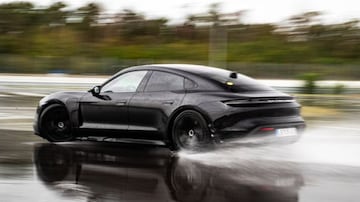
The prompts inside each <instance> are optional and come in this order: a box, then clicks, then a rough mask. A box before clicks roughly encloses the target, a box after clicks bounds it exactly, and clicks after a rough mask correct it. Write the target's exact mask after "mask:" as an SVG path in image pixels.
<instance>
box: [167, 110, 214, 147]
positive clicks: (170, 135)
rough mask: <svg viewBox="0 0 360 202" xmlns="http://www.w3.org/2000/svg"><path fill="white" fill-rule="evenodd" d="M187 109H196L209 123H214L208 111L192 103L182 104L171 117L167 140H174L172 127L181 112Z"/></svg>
mask: <svg viewBox="0 0 360 202" xmlns="http://www.w3.org/2000/svg"><path fill="white" fill-rule="evenodd" d="M186 110H192V111H196V112H198V113H200V114H201V115H202V116H203V117H204V119H205V121H206V123H207V125H209V124H212V119H211V118H210V116H209V114H208V113H207V112H206V111H204V110H202V109H201V108H200V107H197V106H192V105H185V106H181V107H179V108H177V109H176V110H175V111H174V112H173V113H172V114H171V115H170V117H169V121H168V124H167V127H166V136H165V137H166V140H165V142H167V143H170V144H172V141H173V140H172V134H171V133H172V127H173V125H174V121H175V119H176V117H177V116H178V115H179V114H180V113H181V112H184V111H186Z"/></svg>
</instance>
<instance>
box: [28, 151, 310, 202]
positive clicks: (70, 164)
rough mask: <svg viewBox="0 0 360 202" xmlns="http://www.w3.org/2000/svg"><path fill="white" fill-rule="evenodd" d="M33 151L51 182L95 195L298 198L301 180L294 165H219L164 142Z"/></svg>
mask: <svg viewBox="0 0 360 202" xmlns="http://www.w3.org/2000/svg"><path fill="white" fill-rule="evenodd" d="M34 154H35V156H34V160H35V165H36V171H37V174H38V176H39V179H41V180H42V181H43V182H45V183H46V185H47V186H48V187H49V188H51V189H52V190H53V191H56V192H59V193H63V195H64V196H67V197H70V198H71V196H69V195H72V194H74V195H75V196H78V195H84V197H87V198H88V199H92V200H95V201H96V200H99V201H103V200H109V199H112V200H126V201H127V200H135V201H137V200H138V201H143V200H144V201H172V200H175V201H235V200H238V201H297V199H298V191H299V189H300V187H301V186H302V185H303V178H302V175H301V173H300V171H299V170H298V169H297V168H296V166H290V167H285V168H281V167H274V168H273V169H271V170H267V169H266V167H258V165H259V163H260V165H267V163H268V162H257V163H256V164H253V163H250V164H247V165H246V166H245V165H244V166H242V167H238V168H236V169H233V168H222V169H218V168H215V167H211V166H205V165H203V164H200V163H197V162H196V161H191V160H184V159H182V158H178V157H176V156H174V155H172V154H171V153H170V152H169V151H168V150H167V149H162V148H142V147H141V148H140V147H137V148H129V147H126V146H122V148H121V149H119V145H111V144H110V145H109V144H104V145H99V144H97V145H96V146H95V145H86V146H85V145H79V144H75V145H53V144H39V145H36V148H35V153H34ZM74 192H75V193H74Z"/></svg>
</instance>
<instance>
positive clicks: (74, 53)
mask: <svg viewBox="0 0 360 202" xmlns="http://www.w3.org/2000/svg"><path fill="white" fill-rule="evenodd" d="M319 15H321V13H319V12H309V13H301V14H298V15H295V16H292V17H291V18H289V20H288V22H287V23H285V24H286V25H285V26H284V25H281V26H280V25H276V24H247V25H245V24H243V23H241V17H242V13H241V12H237V13H230V14H229V13H222V12H221V7H220V5H219V4H213V5H211V6H210V7H209V10H208V12H207V13H205V14H196V13H195V14H192V15H191V16H189V18H188V19H187V21H185V22H184V24H181V25H169V24H167V22H168V20H167V19H165V18H161V17H159V18H152V19H150V18H147V16H145V15H143V14H141V13H138V12H136V11H133V10H122V11H119V12H118V13H116V14H114V15H107V14H106V15H105V13H104V12H103V11H102V8H101V6H100V5H99V4H96V3H88V4H86V5H84V6H82V7H79V8H75V9H72V10H71V9H69V8H68V7H67V5H66V4H64V3H63V2H56V3H53V4H51V5H49V6H48V7H47V8H46V7H42V8H39V7H35V6H34V5H33V4H32V3H29V2H12V3H5V4H0V19H1V20H0V54H1V55H13V56H14V57H16V58H19V61H28V58H42V59H44V58H51V59H50V60H51V61H52V60H53V59H54V58H62V59H63V58H68V57H70V58H74V57H77V58H93V59H94V60H99V61H101V60H108V59H109V58H111V59H112V60H116V61H119V60H146V61H170V60H171V61H177V62H188V61H192V62H194V61H197V63H202V64H207V63H208V61H212V60H217V59H218V60H222V62H223V63H222V64H224V65H226V64H227V66H228V68H234V69H237V68H238V67H235V66H236V65H233V64H240V63H241V64H252V66H251V67H250V66H249V65H248V66H247V67H244V68H242V70H243V71H244V72H249V73H250V74H251V75H259V72H267V76H271V77H272V76H273V73H274V72H273V71H268V70H269V69H265V68H270V69H271V70H274V71H275V72H276V71H277V72H282V73H288V74H292V75H289V76H287V78H289V77H290V78H292V77H294V75H297V74H298V73H299V72H301V71H302V72H310V71H312V70H311V69H310V70H309V69H306V70H303V69H302V67H295V66H294V64H299V63H301V64H309V66H311V67H313V66H314V67H316V66H317V64H339V65H343V64H352V65H353V66H356V65H357V64H359V63H360V28H359V26H358V21H356V20H355V21H349V22H344V23H339V24H321V23H320V22H319V21H317V17H318V16H319ZM200 24H201V26H199V25H200ZM204 24H205V25H204ZM211 30H221V33H220V34H219V33H218V34H215V35H214V34H210V33H212V32H211ZM210 41H211V43H210ZM209 44H210V45H209ZM214 47H215V48H214ZM214 52H216V54H212V53H214ZM3 57H6V56H3ZM20 58H22V59H20ZM54 60H55V61H57V60H58V59H54ZM59 61H60V65H55V66H56V67H52V66H53V64H54V63H55V62H44V63H43V64H42V65H39V64H37V65H34V68H28V69H31V71H39V72H45V71H49V70H51V69H54V68H61V66H63V67H62V68H64V69H71V70H73V71H79V72H81V71H84V72H86V70H87V69H86V67H88V69H91V70H93V69H95V66H96V65H95V64H97V63H98V62H93V63H91V64H92V65H90V64H89V63H86V62H82V61H83V60H82V59H80V62H73V61H72V59H69V60H67V61H70V62H61V60H60V59H59ZM99 63H101V62H99ZM45 64H48V65H45ZM101 64H103V63H101ZM256 64H262V67H261V68H259V67H257V66H256ZM264 64H279V65H276V66H279V67H283V66H282V65H281V64H284V65H285V66H286V67H287V68H285V67H284V68H285V70H281V68H277V69H276V70H275V68H274V67H269V66H268V65H264ZM16 65H20V63H14V62H10V61H8V60H4V61H1V64H0V71H11V69H13V70H14V71H21V70H20V69H19V67H18V66H16ZM21 65H22V64H21ZM49 65H52V66H49ZM66 65H67V67H65V66H66ZM77 65H78V66H77ZM25 66H32V65H25ZM329 66H330V65H329ZM251 68H253V69H251ZM321 69H322V70H323V71H325V74H326V75H327V76H329V75H330V76H332V75H341V76H344V77H351V78H360V70H358V69H359V68H353V67H351V68H347V67H344V68H343V69H337V68H330V67H328V68H326V70H325V68H321ZM260 70H261V71H260ZM350 70H351V71H352V72H350ZM24 71H26V70H25V69H24ZM99 71H102V70H100V69H99ZM313 72H316V69H315V70H314V71H313ZM260 76H263V75H262V74H261V75H260ZM265 76H266V75H265ZM305 80H308V79H305ZM308 85H309V86H308V87H307V88H308V89H309V90H310V91H312V89H313V88H314V87H312V84H311V83H309V84H308Z"/></svg>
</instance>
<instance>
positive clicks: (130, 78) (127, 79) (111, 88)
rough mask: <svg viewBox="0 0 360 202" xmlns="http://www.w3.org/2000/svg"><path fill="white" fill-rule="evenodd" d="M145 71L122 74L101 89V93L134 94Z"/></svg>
mask: <svg viewBox="0 0 360 202" xmlns="http://www.w3.org/2000/svg"><path fill="white" fill-rule="evenodd" d="M146 73H147V71H133V72H128V73H125V74H122V75H120V76H118V77H117V78H115V79H114V80H112V81H110V82H109V83H107V84H106V85H105V86H103V87H102V89H101V92H114V93H124V92H130V93H131V92H136V89H137V88H138V86H139V84H140V82H141V81H142V80H143V78H144V76H145V75H146Z"/></svg>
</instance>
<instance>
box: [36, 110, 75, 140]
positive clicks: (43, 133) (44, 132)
mask: <svg viewBox="0 0 360 202" xmlns="http://www.w3.org/2000/svg"><path fill="white" fill-rule="evenodd" d="M56 108H61V109H63V110H65V111H66V113H68V112H67V110H66V107H65V106H63V105H61V104H51V105H49V106H47V107H46V108H45V109H44V110H43V112H42V113H41V115H40V122H39V123H40V124H39V125H40V136H41V137H43V138H45V139H46V140H48V141H49V142H66V141H71V140H73V139H74V137H73V134H72V133H73V130H72V127H71V124H69V127H70V128H69V130H70V132H69V137H68V138H64V139H54V138H52V137H51V135H49V134H48V131H47V130H46V129H45V127H44V124H45V121H44V119H46V118H47V116H48V115H49V114H50V113H52V111H53V110H54V109H56ZM68 119H69V122H70V116H69V114H68Z"/></svg>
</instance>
